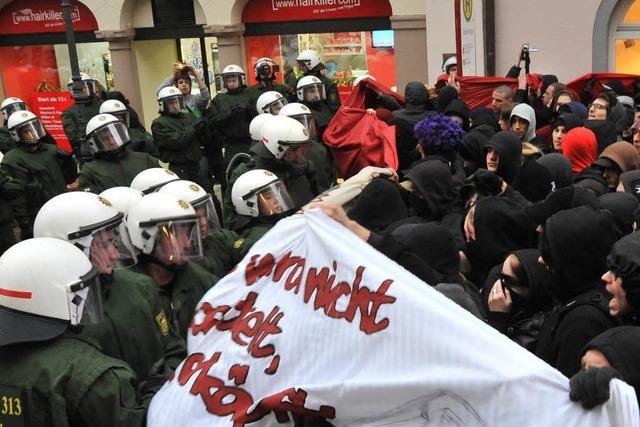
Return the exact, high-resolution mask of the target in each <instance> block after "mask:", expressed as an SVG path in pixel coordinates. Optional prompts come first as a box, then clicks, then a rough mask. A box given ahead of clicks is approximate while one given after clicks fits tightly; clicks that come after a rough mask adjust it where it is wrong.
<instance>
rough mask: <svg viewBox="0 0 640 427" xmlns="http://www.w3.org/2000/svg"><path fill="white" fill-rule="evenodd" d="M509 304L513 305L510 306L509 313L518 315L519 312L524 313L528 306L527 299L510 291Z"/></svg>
mask: <svg viewBox="0 0 640 427" xmlns="http://www.w3.org/2000/svg"><path fill="white" fill-rule="evenodd" d="M510 293H511V302H512V303H513V304H512V306H511V313H514V314H515V313H518V312H519V311H526V310H527V306H528V305H529V297H525V296H524V295H520V294H519V293H516V292H514V291H511V292H510Z"/></svg>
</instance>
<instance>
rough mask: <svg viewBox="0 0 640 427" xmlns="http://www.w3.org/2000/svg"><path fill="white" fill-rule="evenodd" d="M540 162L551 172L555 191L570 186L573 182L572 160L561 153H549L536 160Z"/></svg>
mask: <svg viewBox="0 0 640 427" xmlns="http://www.w3.org/2000/svg"><path fill="white" fill-rule="evenodd" d="M536 162H538V163H539V164H541V165H542V166H544V167H545V168H547V170H548V171H549V173H550V174H551V182H552V185H553V191H556V190H558V189H560V188H564V187H568V186H570V185H571V183H572V182H573V173H572V172H571V161H570V160H569V159H567V158H566V157H564V156H563V155H562V154H560V153H549V154H545V155H544V156H542V157H540V158H539V159H538V160H536Z"/></svg>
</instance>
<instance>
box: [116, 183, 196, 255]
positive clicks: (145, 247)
mask: <svg viewBox="0 0 640 427" xmlns="http://www.w3.org/2000/svg"><path fill="white" fill-rule="evenodd" d="M127 219H128V221H127V222H128V225H129V235H130V236H131V241H132V242H133V245H134V246H135V247H136V248H137V249H139V250H140V251H141V252H142V253H143V254H146V255H151V256H153V257H154V258H156V259H157V260H158V261H160V262H161V263H162V264H164V265H184V264H185V263H186V262H187V261H188V260H189V259H191V258H197V257H201V256H202V244H201V239H200V232H199V229H198V217H197V216H196V211H195V210H194V209H193V207H192V206H191V204H189V202H188V201H186V200H184V199H181V198H179V197H176V196H174V195H171V194H166V193H153V194H149V195H148V196H144V197H143V198H142V200H140V201H139V202H138V203H136V204H135V205H133V206H131V209H129V216H128V218H127Z"/></svg>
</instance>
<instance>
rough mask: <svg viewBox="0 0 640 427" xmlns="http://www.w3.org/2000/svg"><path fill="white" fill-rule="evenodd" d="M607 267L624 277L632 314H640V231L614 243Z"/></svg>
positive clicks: (618, 275) (623, 287) (623, 283)
mask: <svg viewBox="0 0 640 427" xmlns="http://www.w3.org/2000/svg"><path fill="white" fill-rule="evenodd" d="M607 269H608V270H611V271H612V272H613V273H614V274H615V275H616V277H620V278H621V279H622V289H624V292H625V294H626V297H627V302H628V303H629V305H630V306H631V308H632V309H633V313H632V315H635V316H638V315H640V233H631V234H629V235H627V236H624V237H623V238H622V239H620V240H618V241H617V242H616V243H615V244H614V245H613V248H611V253H610V254H609V256H608V257H607Z"/></svg>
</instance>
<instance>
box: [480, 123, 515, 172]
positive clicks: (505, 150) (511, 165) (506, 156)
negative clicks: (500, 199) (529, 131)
mask: <svg viewBox="0 0 640 427" xmlns="http://www.w3.org/2000/svg"><path fill="white" fill-rule="evenodd" d="M489 147H491V148H493V149H494V150H496V151H497V152H498V154H499V156H500V157H499V162H498V170H497V171H496V173H497V174H498V176H499V177H500V178H502V179H503V180H505V182H506V183H507V184H511V183H512V182H513V181H514V180H515V178H516V175H517V174H518V171H519V170H520V164H521V163H522V143H521V142H520V138H519V137H518V135H516V134H515V133H513V132H511V131H501V132H498V133H496V134H495V135H493V136H492V137H491V139H489V142H487V144H486V145H485V146H484V152H485V153H486V151H487V149H488V148H489ZM484 167H485V168H486V167H487V164H486V156H485V161H484Z"/></svg>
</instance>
